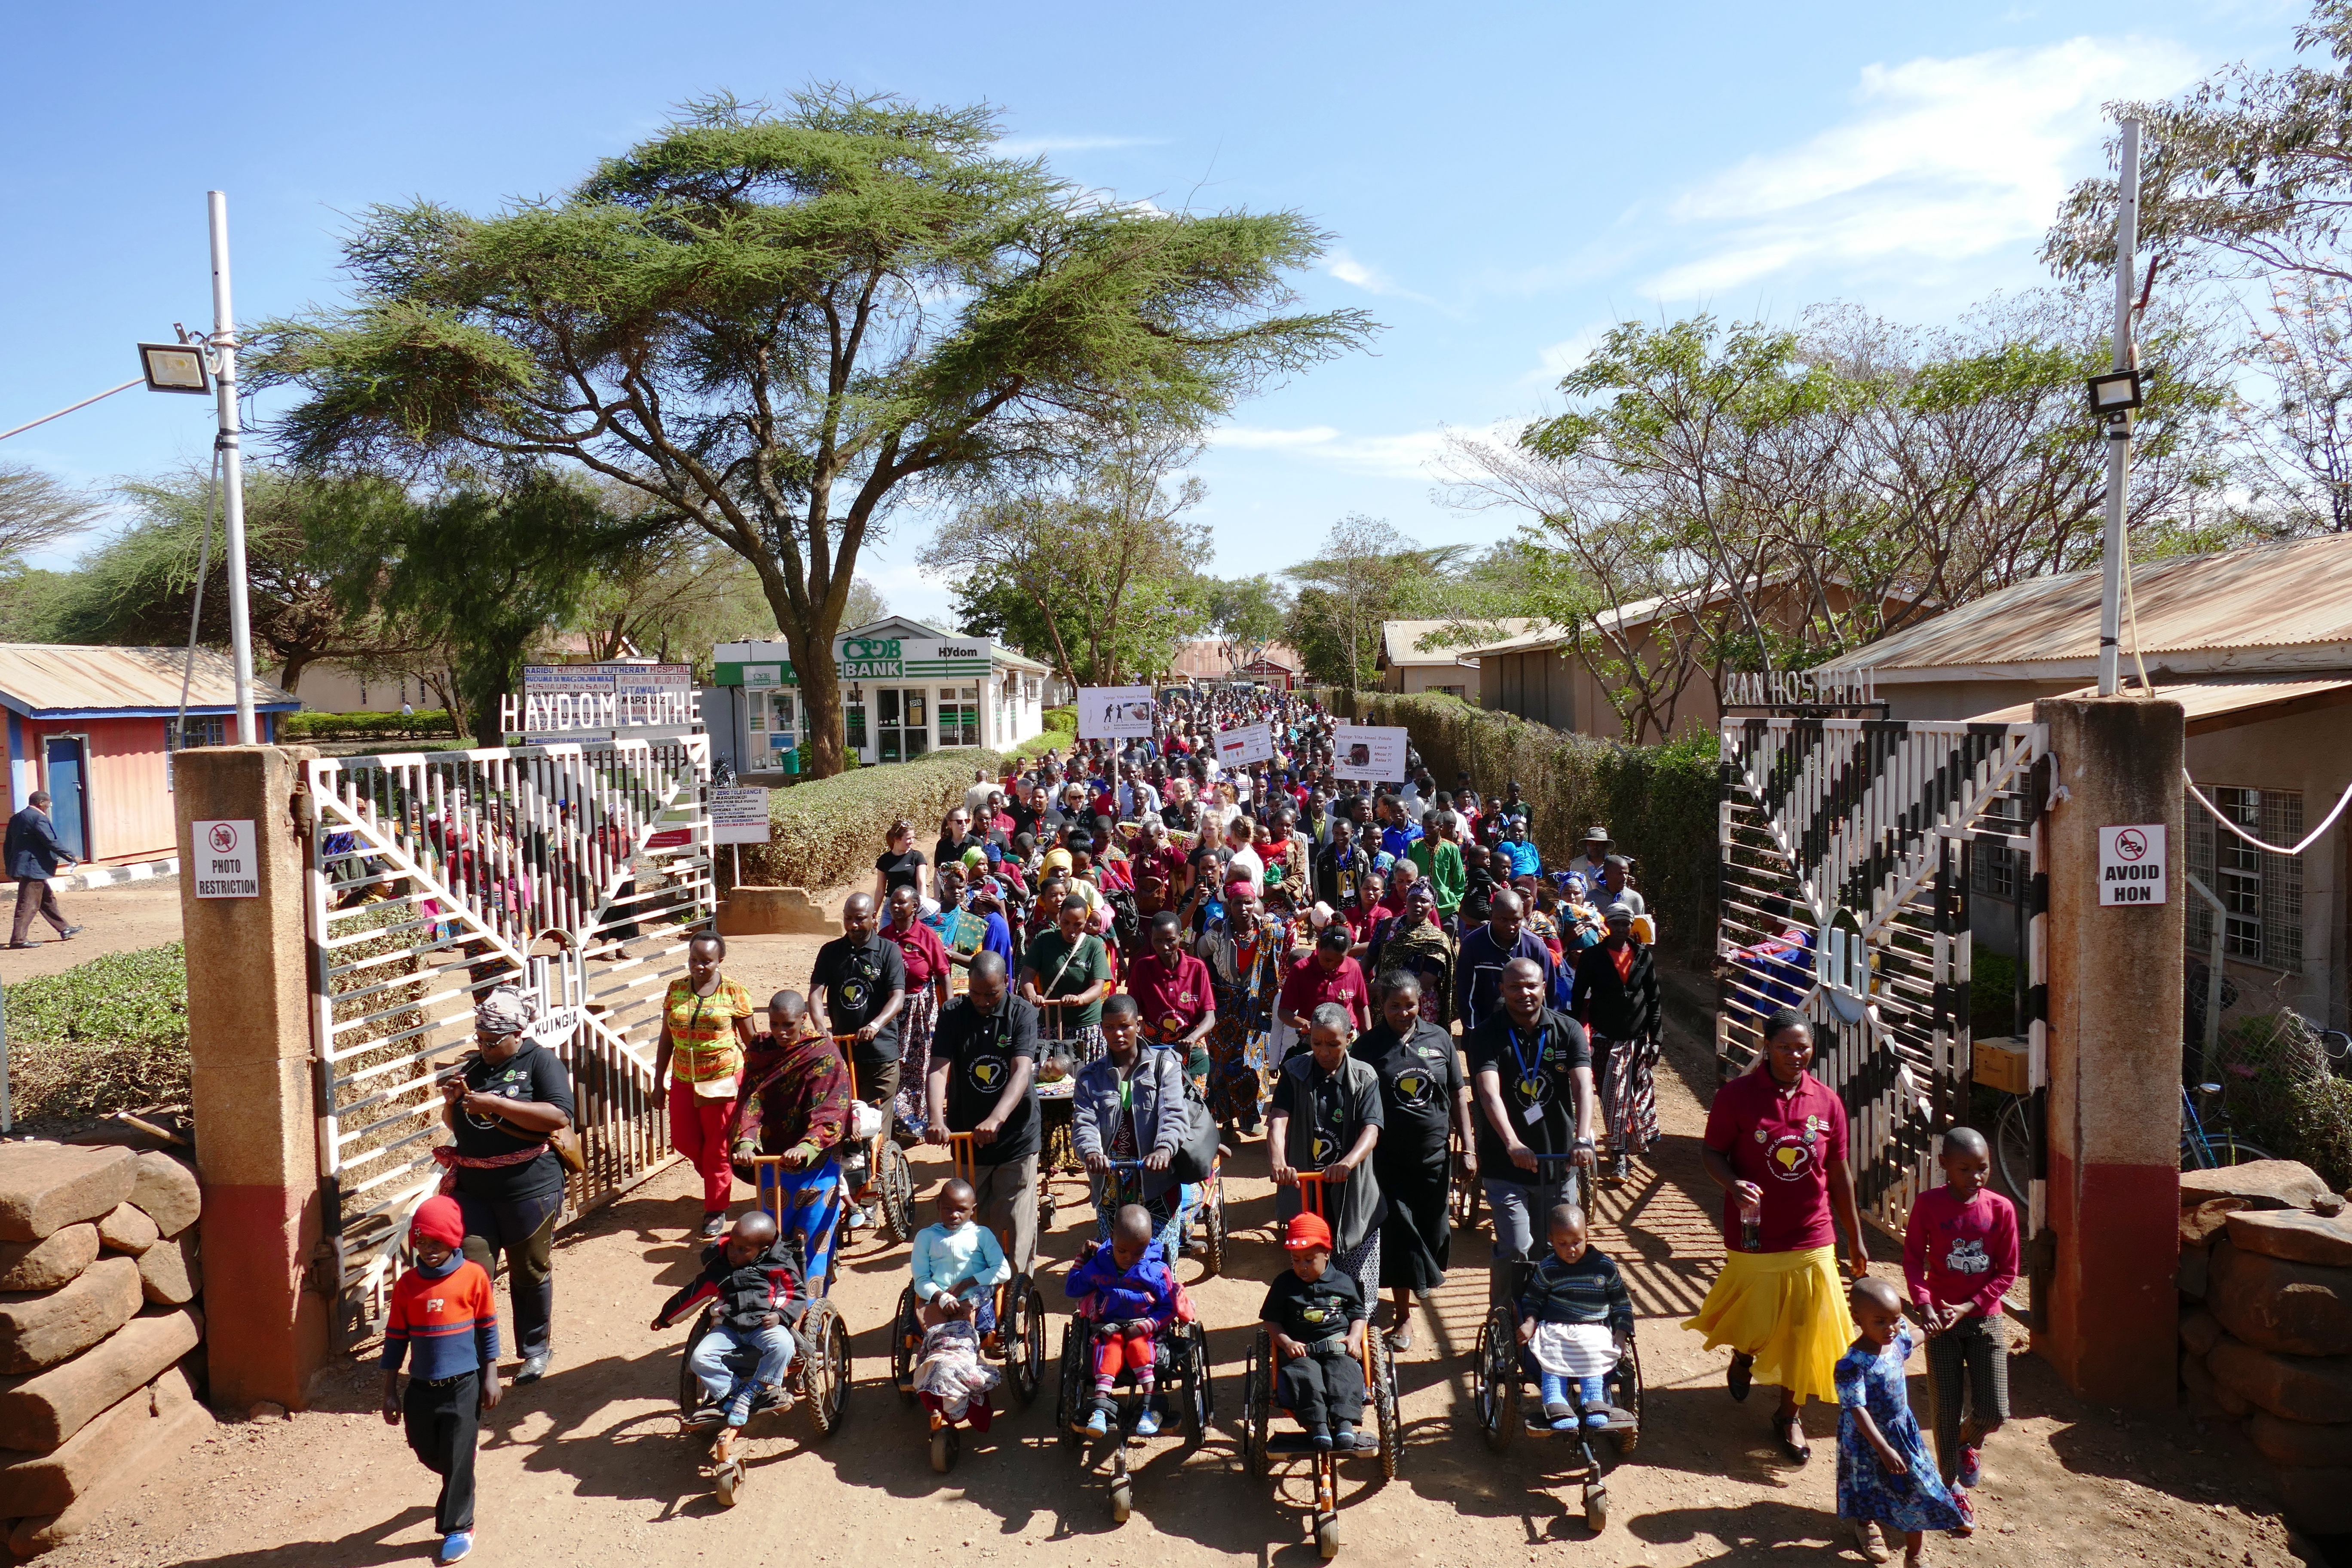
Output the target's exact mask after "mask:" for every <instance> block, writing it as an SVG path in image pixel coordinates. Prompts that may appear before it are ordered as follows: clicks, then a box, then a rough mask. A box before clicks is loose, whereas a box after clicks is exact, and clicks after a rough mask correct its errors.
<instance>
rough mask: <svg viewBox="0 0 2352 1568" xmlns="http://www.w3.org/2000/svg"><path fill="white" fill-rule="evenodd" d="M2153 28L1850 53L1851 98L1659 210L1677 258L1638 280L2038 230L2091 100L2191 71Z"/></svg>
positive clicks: (2090, 124)
mask: <svg viewBox="0 0 2352 1568" xmlns="http://www.w3.org/2000/svg"><path fill="white" fill-rule="evenodd" d="M2198 69H2199V62H2198V60H2197V58H2196V57H2195V56H2193V55H2192V54H2191V53H2189V50H2187V49H2186V48H2184V47H2181V46H2179V45H2178V44H2175V43H2172V42H2169V41H2167V40H2162V39H2147V38H2122V39H2096V38H2074V39H2070V40H2068V41H2067V42H2064V43H2060V44H2053V45H2050V46H2048V47H2043V48H2039V49H1996V50H1992V51H1990V52H1988V53H1984V54H1979V55H1968V56H1963V57H1959V58H1952V59H1932V58H1921V59H1915V60H1908V61H1905V62H1903V63H1902V64H1899V65H1892V66H1887V65H1873V66H1868V67H1865V68H1864V70H1863V72H1862V79H1861V81H1860V82H1859V84H1858V86H1857V88H1856V91H1855V100H1856V111H1855V113H1854V114H1853V116H1852V117H1850V118H1849V119H1848V120H1846V121H1844V122H1843V123H1842V124H1839V125H1835V126H1832V127H1831V128H1830V129H1829V130H1827V131H1824V132H1822V133H1820V134H1819V135H1817V136H1815V137H1813V138H1812V139H1811V141H1809V142H1804V143H1802V144H1801V145H1799V146H1795V147H1791V148H1788V149H1785V150H1783V151H1780V152H1771V153H1758V154H1757V155H1755V156H1753V157H1749V158H1747V159H1744V160H1742V161H1741V162H1739V163H1736V164H1734V165H1732V166H1731V167H1730V168H1727V169H1726V170H1724V171H1723V172H1721V173H1720V174H1717V175H1715V176H1714V177H1712V178H1711V179H1708V180H1706V181H1705V182H1704V183H1702V184H1698V185H1696V186H1694V187H1692V188H1690V189H1688V190H1686V191H1685V192H1684V193H1683V194H1682V195H1680V196H1679V197H1678V198H1676V199H1675V200H1674V201H1673V202H1672V203H1671V204H1670V205H1668V206H1667V208H1666V211H1665V215H1664V216H1666V218H1667V219H1668V221H1669V222H1670V223H1671V224H1673V225H1675V226H1680V227H1682V228H1684V229H1685V230H1686V231H1689V232H1690V233H1691V234H1692V236H1693V237H1694V238H1695V243H1693V242H1691V241H1685V243H1684V244H1683V245H1682V247H1681V248H1683V249H1684V250H1685V252H1686V253H1689V254H1690V255H1691V259H1689V260H1686V261H1684V262H1681V263H1680V264H1678V265H1675V266H1674V267H1671V268H1668V269H1667V270H1666V271H1665V272H1664V273H1663V274H1661V275H1659V276H1658V277H1657V278H1655V279H1653V280H1652V281H1651V283H1650V284H1649V285H1648V288H1649V289H1650V291H1652V292H1654V293H1655V294H1656V295H1658V296H1660V297H1662V298H1669V299H1687V298H1689V297H1691V296H1694V295H1706V294H1709V293H1714V292H1717V291H1719V290H1722V289H1731V288H1737V287H1738V286H1740V285H1743V284H1746V283H1749V282H1752V281H1754V280H1756V279H1761V278H1765V277H1769V276H1770V275H1772V274H1774V273H1778V272H1782V271H1786V270H1790V269H1792V268H1800V267H1823V268H1832V269H1844V270H1848V271H1853V270H1860V269H1879V268H1888V267H1892V266H1895V265H1903V266H1910V267H1927V268H1935V267H1939V266H1942V265H1945V264H1949V263H1952V262H1956V261H1963V260H1967V259H1969V258H1980V257H1983V256H1985V255H1986V254H1987V253H1989V252H1992V251H1996V250H2000V249H2002V248H2005V247H2013V246H2016V245H2017V244H2019V243H2020V242H2021V241H2030V240H2032V239H2035V238H2037V237H2039V236H2040V235H2041V234H2042V231H2043V230H2044V229H2045V228H2046V227H2047V226H2048V225H2049V223H2050V221H2051V218H2052V217H2053V216H2054V215H2055V213H2056V211H2057V208H2058V203H2059V201H2060V199H2061V198H2062V197H2063V195H2064V194H2065V192H2066V189H2067V187H2068V185H2069V184H2071V183H2072V182H2073V181H2074V180H2076V179H2078V178H2081V177H2082V176H2083V175H2084V174H2086V173H2088V172H2090V171H2091V170H2093V169H2095V168H2096V167H2098V166H2099V163H2100V160H2099V153H2098V147H2099V143H2100V141H2101V139H2102V138H2103V137H2104V136H2105V134H2106V130H2107V128H2106V126H2105V122H2104V121H2103V119H2102V117H2101V114H2100V105H2101V104H2102V103H2104V102H2108V101H2112V100H2116V99H2119V98H2155V97H2161V96H2165V95H2167V94H2169V93H2171V92H2173V91H2175V90H2177V89H2179V88H2180V87H2182V86H2183V85H2185V84H2186V83H2188V82H2189V81H2190V80H2192V79H2194V78H2195V77H2196V76H2197V74H2198Z"/></svg>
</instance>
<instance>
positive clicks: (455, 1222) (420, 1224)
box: [408, 1195, 466, 1247]
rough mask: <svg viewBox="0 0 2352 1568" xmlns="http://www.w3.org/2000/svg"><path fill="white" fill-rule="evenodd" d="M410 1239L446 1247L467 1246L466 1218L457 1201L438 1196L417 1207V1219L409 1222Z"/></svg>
mask: <svg viewBox="0 0 2352 1568" xmlns="http://www.w3.org/2000/svg"><path fill="white" fill-rule="evenodd" d="M408 1239H409V1240H410V1241H412V1242H416V1241H437V1242H440V1243H441V1244H443V1245H444V1246H446V1247H463V1246H465V1245H466V1216H465V1215H464V1214H463V1213H462V1212H461V1211H460V1210H459V1209H458V1207H457V1199H455V1198H452V1197H442V1196H438V1195H436V1196H434V1197H429V1198H427V1199H425V1201H424V1202H423V1203H421V1204H419V1205H416V1215H415V1218H413V1219H411V1220H410V1221H409V1222H408Z"/></svg>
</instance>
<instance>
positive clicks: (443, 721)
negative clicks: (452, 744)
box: [278, 708, 459, 742]
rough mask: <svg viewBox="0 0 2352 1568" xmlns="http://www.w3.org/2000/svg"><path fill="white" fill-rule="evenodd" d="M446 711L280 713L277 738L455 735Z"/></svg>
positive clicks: (320, 739) (373, 737) (309, 739)
mask: <svg viewBox="0 0 2352 1568" xmlns="http://www.w3.org/2000/svg"><path fill="white" fill-rule="evenodd" d="M457 734H459V731H457V728H456V727H455V726H453V725H452V724H451V723H450V722H449V715H448V713H447V712H446V710H442V709H439V708H426V709H423V710H419V711H417V712H415V713H283V714H280V715H278V739H279V740H281V741H289V742H293V741H370V740H378V739H382V740H400V739H404V738H420V739H421V738H425V737H441V736H450V735H457Z"/></svg>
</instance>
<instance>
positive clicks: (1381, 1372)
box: [1367, 1331, 1404, 1481]
mask: <svg viewBox="0 0 2352 1568" xmlns="http://www.w3.org/2000/svg"><path fill="white" fill-rule="evenodd" d="M1367 1342H1368V1343H1369V1344H1370V1346H1371V1350H1372V1388H1371V1394H1372V1420H1373V1422H1374V1424H1375V1425H1374V1430H1376V1431H1377V1432H1379V1433H1380V1436H1381V1479H1382V1480H1389V1481H1392V1480H1394V1479H1396V1473H1397V1455H1398V1452H1399V1450H1401V1449H1402V1447H1404V1433H1403V1431H1402V1423H1400V1422H1399V1421H1398V1420H1397V1385H1396V1358H1395V1356H1393V1355H1392V1354H1391V1353H1390V1351H1389V1342H1388V1336H1387V1335H1385V1334H1382V1333H1380V1332H1379V1331H1373V1332H1371V1333H1370V1334H1369V1335H1368V1336H1367Z"/></svg>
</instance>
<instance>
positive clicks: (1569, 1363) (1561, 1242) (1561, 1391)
mask: <svg viewBox="0 0 2352 1568" xmlns="http://www.w3.org/2000/svg"><path fill="white" fill-rule="evenodd" d="M1632 1339H1633V1297H1631V1296H1629V1295H1627V1294H1626V1291H1625V1279H1624V1276H1622V1274H1620V1273H1618V1272H1617V1265H1616V1262H1615V1261H1614V1260H1613V1259H1612V1258H1610V1257H1609V1255H1608V1254H1606V1253H1604V1252H1602V1251H1601V1249H1600V1248H1599V1247H1594V1246H1592V1245H1591V1242H1590V1241H1589V1240H1588V1239H1587V1237H1586V1235H1585V1227H1584V1211H1583V1210H1582V1209H1580V1208H1579V1207H1577V1206H1576V1205H1574V1204H1560V1205H1558V1206H1556V1207H1555V1208H1554V1209H1553V1210H1552V1211H1551V1255H1550V1256H1549V1257H1548V1258H1544V1259H1543V1260H1542V1261H1541V1262H1540V1263H1538V1264H1537V1265H1536V1266H1535V1267H1534V1268H1531V1269H1529V1270H1528V1277H1527V1282H1526V1283H1525V1284H1524V1285H1522V1286H1521V1287H1520V1289H1519V1343H1521V1344H1523V1345H1525V1346H1527V1348H1528V1355H1529V1356H1530V1357H1531V1358H1532V1359H1533V1360H1534V1362H1535V1363H1536V1371H1537V1372H1538V1373H1539V1374H1540V1375H1541V1377H1542V1380H1543V1407H1544V1417H1545V1419H1547V1420H1549V1422H1550V1423H1551V1429H1552V1430H1553V1431H1555V1432H1565V1431H1567V1430H1569V1429H1570V1427H1572V1426H1575V1425H1576V1411H1575V1408H1574V1407H1573V1406H1571V1405H1570V1404H1569V1401H1568V1384H1570V1383H1574V1384H1576V1388H1577V1393H1578V1394H1579V1396H1580V1398H1581V1399H1582V1401H1583V1405H1584V1424H1585V1425H1586V1426H1591V1427H1595V1428H1599V1427H1602V1426H1608V1425H1609V1395H1608V1392H1607V1387H1606V1385H1605V1384H1604V1383H1603V1382H1602V1379H1603V1377H1604V1376H1605V1374H1606V1373H1608V1372H1609V1370H1610V1368H1612V1367H1613V1366H1615V1365H1616V1364H1617V1356H1618V1352H1619V1351H1621V1350H1622V1348H1623V1347H1624V1346H1625V1345H1626V1344H1627V1343H1628V1342H1630V1341H1631V1340H1632Z"/></svg>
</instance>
